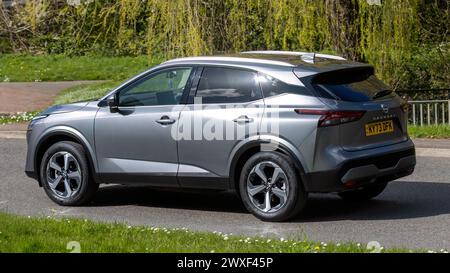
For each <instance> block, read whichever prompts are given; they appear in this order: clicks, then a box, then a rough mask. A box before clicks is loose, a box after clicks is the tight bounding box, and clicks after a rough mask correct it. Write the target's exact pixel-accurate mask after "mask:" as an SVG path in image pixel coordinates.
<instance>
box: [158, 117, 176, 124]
mask: <svg viewBox="0 0 450 273" xmlns="http://www.w3.org/2000/svg"><path fill="white" fill-rule="evenodd" d="M156 122H158V123H159V124H162V125H169V124H173V123H175V120H174V119H171V118H169V117H168V116H162V117H161V118H160V119H158V120H156Z"/></svg>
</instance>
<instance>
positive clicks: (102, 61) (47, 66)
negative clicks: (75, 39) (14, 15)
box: [0, 54, 162, 82]
mask: <svg viewBox="0 0 450 273" xmlns="http://www.w3.org/2000/svg"><path fill="white" fill-rule="evenodd" d="M161 61H162V59H161V58H159V57H154V58H151V57H148V56H137V57H102V56H76V57H68V56H64V55H38V56H32V55H12V54H3V55H0V82H2V81H3V82H10V81H11V82H34V81H72V80H123V79H126V78H129V77H131V76H134V75H136V74H138V73H139V72H141V71H144V70H146V69H147V68H149V67H151V66H153V65H155V64H157V63H160V62H161Z"/></svg>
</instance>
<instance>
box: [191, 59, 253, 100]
mask: <svg viewBox="0 0 450 273" xmlns="http://www.w3.org/2000/svg"><path fill="white" fill-rule="evenodd" d="M196 96H197V97H201V98H202V103H242V102H249V101H253V100H258V99H261V98H262V96H261V91H260V89H259V86H258V78H257V73H255V72H252V71H248V70H240V69H232V68H222V67H205V69H204V70H203V73H202V76H201V78H200V82H199V84H198V88H197V93H196Z"/></svg>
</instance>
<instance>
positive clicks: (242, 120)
mask: <svg viewBox="0 0 450 273" xmlns="http://www.w3.org/2000/svg"><path fill="white" fill-rule="evenodd" d="M233 121H234V122H236V123H238V124H243V123H250V122H253V118H249V117H247V116H245V115H244V116H240V117H238V118H236V119H233Z"/></svg>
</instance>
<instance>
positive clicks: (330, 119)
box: [295, 109, 366, 127]
mask: <svg viewBox="0 0 450 273" xmlns="http://www.w3.org/2000/svg"><path fill="white" fill-rule="evenodd" d="M295 112H296V113H297V114H300V115H317V116H320V119H319V127H326V126H333V125H338V124H342V123H347V122H352V121H356V120H359V119H360V118H361V117H362V116H363V115H364V113H366V111H333V110H318V109H295Z"/></svg>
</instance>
